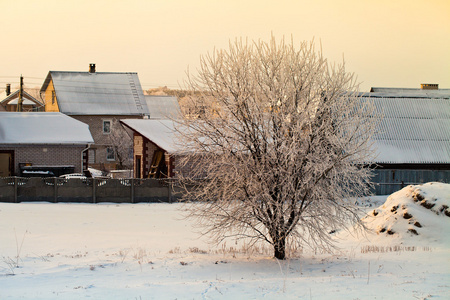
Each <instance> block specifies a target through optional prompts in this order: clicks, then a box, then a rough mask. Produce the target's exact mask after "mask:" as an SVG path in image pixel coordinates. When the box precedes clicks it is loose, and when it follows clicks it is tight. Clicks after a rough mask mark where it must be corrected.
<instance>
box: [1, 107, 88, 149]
mask: <svg viewBox="0 0 450 300" xmlns="http://www.w3.org/2000/svg"><path fill="white" fill-rule="evenodd" d="M93 142H94V140H93V139H92V135H91V133H90V131H89V126H88V125H86V124H84V123H82V122H80V121H78V120H75V119H73V118H71V117H69V116H66V115H65V114H62V113H45V112H26V113H22V112H0V144H15V145H17V144H26V145H30V144H82V145H85V144H89V143H93Z"/></svg>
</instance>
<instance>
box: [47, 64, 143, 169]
mask: <svg viewBox="0 0 450 300" xmlns="http://www.w3.org/2000/svg"><path fill="white" fill-rule="evenodd" d="M40 93H41V95H42V98H43V99H44V101H45V111H46V112H61V113H63V114H66V115H68V116H70V117H72V118H74V119H77V120H79V121H81V122H83V123H85V124H87V125H89V130H90V132H91V134H92V137H93V138H94V145H92V146H91V148H90V149H89V151H88V164H89V166H91V167H94V168H99V169H106V170H113V169H116V168H117V167H118V166H119V165H120V163H121V160H120V159H121V157H122V159H123V157H124V156H127V155H128V156H130V160H131V153H132V138H131V136H132V133H131V132H127V130H126V129H124V128H123V127H122V126H121V125H120V123H119V120H120V119H123V118H127V119H133V118H135V119H142V118H143V117H144V116H148V115H149V114H150V112H149V110H148V108H147V103H146V101H145V97H144V94H143V91H142V88H141V84H140V81H139V77H138V75H137V73H122V72H96V70H95V64H91V65H90V66H89V71H88V72H63V71H50V72H49V73H48V75H47V77H46V79H45V81H44V84H43V85H42V88H41V90H40ZM116 141H119V143H120V145H117V144H116ZM118 149H124V150H123V152H124V153H125V154H123V153H122V155H121V156H120V155H119V153H118V151H119V150H118ZM127 149H128V150H127Z"/></svg>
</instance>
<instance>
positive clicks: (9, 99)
mask: <svg viewBox="0 0 450 300" xmlns="http://www.w3.org/2000/svg"><path fill="white" fill-rule="evenodd" d="M22 98H23V104H27V105H43V103H42V102H41V101H39V100H37V99H36V98H34V97H33V96H31V95H30V94H29V93H27V92H26V91H23V96H22ZM18 101H19V90H17V91H15V92H13V93H11V94H10V95H9V96H6V93H5V92H4V93H2V94H0V102H1V103H4V102H6V103H7V104H17V102H18Z"/></svg>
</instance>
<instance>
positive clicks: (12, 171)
mask: <svg viewBox="0 0 450 300" xmlns="http://www.w3.org/2000/svg"><path fill="white" fill-rule="evenodd" d="M93 142H94V140H93V138H92V135H91V133H90V132H89V127H88V125H86V124H84V123H82V122H80V121H77V120H75V119H73V118H71V117H69V116H66V115H64V114H62V113H56V112H53V113H45V112H27V113H23V112H22V113H20V112H0V177H8V176H13V175H16V176H20V175H22V176H32V175H33V174H34V175H48V176H52V175H53V176H59V175H62V174H64V173H73V172H81V171H83V170H85V169H86V168H87V155H86V154H87V153H86V151H87V150H88V148H89V145H90V144H92V143H93Z"/></svg>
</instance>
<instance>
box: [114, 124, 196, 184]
mask: <svg viewBox="0 0 450 300" xmlns="http://www.w3.org/2000/svg"><path fill="white" fill-rule="evenodd" d="M121 123H122V124H123V125H124V126H125V127H127V128H129V129H131V130H132V131H133V132H134V136H133V145H134V174H135V176H134V177H136V178H167V177H176V174H177V173H179V172H189V167H190V166H183V167H181V166H180V165H179V164H178V163H179V161H180V159H181V158H182V157H183V156H184V155H186V154H187V153H188V152H189V149H188V148H187V147H186V145H183V144H181V143H180V142H179V141H178V140H177V138H176V135H177V133H176V132H177V131H176V128H175V121H172V120H167V119H164V120H151V119H148V120H133V119H128V120H121Z"/></svg>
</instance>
